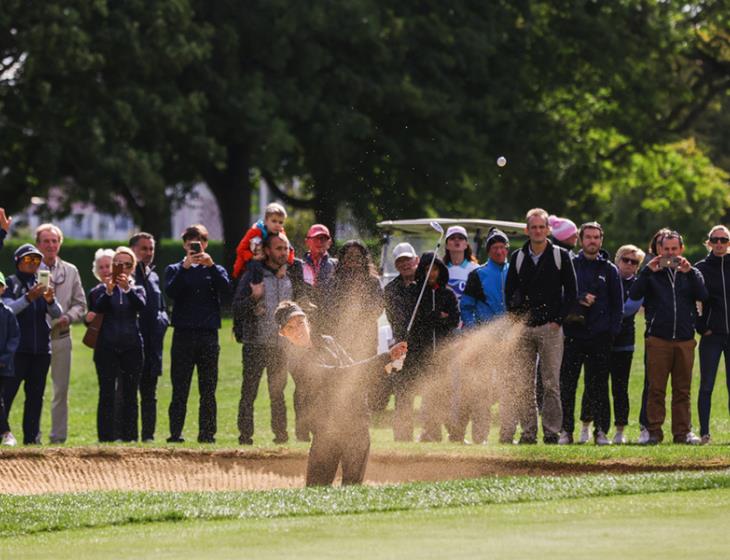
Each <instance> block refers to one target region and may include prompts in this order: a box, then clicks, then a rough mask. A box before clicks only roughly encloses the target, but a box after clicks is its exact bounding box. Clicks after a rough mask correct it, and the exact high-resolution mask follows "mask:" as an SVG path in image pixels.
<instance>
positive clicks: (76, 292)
mask: <svg viewBox="0 0 730 560" xmlns="http://www.w3.org/2000/svg"><path fill="white" fill-rule="evenodd" d="M35 240H36V246H37V247H38V249H39V250H40V252H41V253H42V254H43V262H42V263H41V267H40V269H39V270H38V282H39V283H45V282H48V284H46V286H51V287H52V288H53V289H54V291H55V294H56V301H58V303H59V305H60V306H61V308H62V309H63V314H62V315H61V316H60V317H59V318H57V319H52V320H51V327H52V328H51V381H52V382H53V399H52V400H51V433H50V440H51V443H55V444H60V443H64V442H65V441H66V437H67V435H68V387H69V382H70V379H71V324H72V323H78V322H80V321H82V320H83V318H84V316H85V315H86V294H85V292H84V287H83V286H82V285H81V275H80V274H79V270H78V268H76V267H75V266H74V265H73V264H71V263H69V262H66V261H64V260H63V259H61V258H60V257H59V256H58V253H59V252H60V250H61V246H62V245H63V232H62V231H61V229H60V228H59V227H58V226H55V225H54V224H41V225H40V226H38V227H37V228H36V230H35Z"/></svg>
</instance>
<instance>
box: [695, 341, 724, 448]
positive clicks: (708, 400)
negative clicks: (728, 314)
mask: <svg viewBox="0 0 730 560" xmlns="http://www.w3.org/2000/svg"><path fill="white" fill-rule="evenodd" d="M723 353H724V354H725V379H726V382H727V386H728V390H729V391H730V370H729V369H728V363H729V362H728V358H730V336H728V335H725V334H710V335H707V336H703V337H702V338H701V339H700V395H699V397H698V399H697V409H698V412H699V415H700V435H703V436H704V435H708V434H709V433H710V408H711V407H712V390H713V389H714V388H715V377H716V376H717V369H718V367H719V365H720V356H721V355H722V354H723ZM728 410H730V400H729V401H728Z"/></svg>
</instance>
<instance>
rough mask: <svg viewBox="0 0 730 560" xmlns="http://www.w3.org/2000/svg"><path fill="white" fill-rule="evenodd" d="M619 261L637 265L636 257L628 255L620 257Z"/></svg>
mask: <svg viewBox="0 0 730 560" xmlns="http://www.w3.org/2000/svg"><path fill="white" fill-rule="evenodd" d="M621 262H622V263H624V264H633V265H634V266H639V261H637V260H636V259H630V258H629V257H621Z"/></svg>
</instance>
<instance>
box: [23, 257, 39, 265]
mask: <svg viewBox="0 0 730 560" xmlns="http://www.w3.org/2000/svg"><path fill="white" fill-rule="evenodd" d="M20 262H22V263H25V264H28V263H39V262H41V257H39V256H38V255H25V256H23V257H22V258H21V259H20Z"/></svg>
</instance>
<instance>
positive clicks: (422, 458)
mask: <svg viewBox="0 0 730 560" xmlns="http://www.w3.org/2000/svg"><path fill="white" fill-rule="evenodd" d="M306 462H307V455H306V453H305V452H301V451H288V450H281V451H268V452H267V451H260V450H255V451H239V450H232V451H199V450H185V449H174V450H169V449H132V448H124V449H121V448H120V449H114V448H111V449H110V448H75V449H73V448H71V449H44V450H42V451H35V450H33V451H26V450H19V451H15V452H4V453H2V454H0V492H2V493H6V494H41V493H47V492H83V491H92V490H147V491H149V490H157V491H178V492H185V491H224V490H270V489H273V488H301V487H302V486H304V472H305V469H306ZM727 468H730V459H728V460H712V461H701V462H696V463H686V464H685V463H683V464H679V465H666V466H656V465H646V464H642V462H640V461H637V460H631V459H625V460H609V461H602V462H599V463H596V464H590V465H589V464H575V463H572V464H571V463H558V462H538V461H523V460H515V459H509V458H504V457H489V456H480V457H477V456H463V455H456V454H453V455H450V454H429V455H420V454H419V455H416V454H412V455H407V454H403V453H397V454H394V453H382V452H381V453H373V454H372V455H371V457H370V462H369V464H368V469H367V473H366V475H365V482H366V484H388V483H398V482H413V481H436V480H451V479H459V478H475V477H480V476H505V475H516V474H520V475H522V474H526V475H548V474H550V475H568V474H588V473H602V472H612V473H634V472H647V471H670V470H680V469H681V470H697V469H727Z"/></svg>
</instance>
